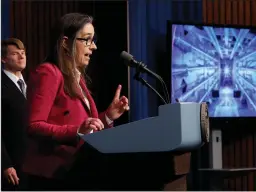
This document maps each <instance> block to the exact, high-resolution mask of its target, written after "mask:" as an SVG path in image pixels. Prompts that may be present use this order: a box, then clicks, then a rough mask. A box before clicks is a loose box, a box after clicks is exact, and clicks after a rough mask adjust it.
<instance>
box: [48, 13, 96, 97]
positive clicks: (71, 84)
mask: <svg viewBox="0 0 256 192" xmlns="http://www.w3.org/2000/svg"><path fill="white" fill-rule="evenodd" d="M92 22H93V18H92V17H91V16H89V15H84V14H80V13H68V14H66V15H64V16H63V17H62V18H61V19H60V20H59V21H58V22H57V24H55V25H54V29H53V30H52V33H51V34H50V36H51V39H50V49H49V51H50V53H49V55H48V56H47V58H46V62H50V63H52V64H54V65H56V66H57V67H58V68H59V69H60V71H61V72H62V74H63V77H64V90H65V91H66V93H67V94H68V95H69V96H70V97H78V95H79V93H78V91H77V90H78V89H77V88H78V87H77V84H78V83H77V79H76V62H75V58H76V46H75V45H76V44H75V43H76V37H77V34H78V32H79V31H80V30H81V29H82V28H83V27H84V25H86V24H88V23H92ZM64 37H67V43H68V44H67V46H64V45H63V38H64ZM67 56H68V57H69V58H71V59H67ZM79 70H80V72H81V73H82V74H83V73H84V69H79Z"/></svg>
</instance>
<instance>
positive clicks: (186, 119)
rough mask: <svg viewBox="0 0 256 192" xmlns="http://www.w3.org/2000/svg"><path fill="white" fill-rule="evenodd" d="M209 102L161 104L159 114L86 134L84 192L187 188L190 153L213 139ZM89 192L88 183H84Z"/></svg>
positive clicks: (82, 161)
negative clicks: (211, 136)
mask: <svg viewBox="0 0 256 192" xmlns="http://www.w3.org/2000/svg"><path fill="white" fill-rule="evenodd" d="M208 133H209V118H208V108H207V105H206V104H205V103H201V104H198V103H176V104H167V105H162V106H159V113H158V116H155V117H151V118H146V119H142V120H139V121H134V122H131V123H127V124H124V125H120V126H116V127H113V128H111V129H106V130H103V131H101V132H96V133H93V134H89V135H85V136H83V137H82V139H83V140H84V141H85V144H84V146H83V147H82V149H81V150H82V151H81V153H80V155H81V157H80V158H79V162H77V164H76V165H77V169H79V171H80V173H81V175H80V176H79V178H82V180H81V181H84V185H87V186H86V187H85V188H84V190H86V189H87V188H88V185H90V187H89V188H90V189H94V190H183V191H184V190H186V189H187V179H186V177H187V174H188V173H189V171H190V151H191V150H194V149H197V148H200V147H201V146H202V144H203V143H204V142H207V141H208V138H209V135H208ZM81 190H83V184H81Z"/></svg>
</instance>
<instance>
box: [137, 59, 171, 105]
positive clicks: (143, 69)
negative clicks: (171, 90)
mask: <svg viewBox="0 0 256 192" xmlns="http://www.w3.org/2000/svg"><path fill="white" fill-rule="evenodd" d="M136 71H137V73H138V71H139V73H143V72H147V73H148V75H150V76H152V77H154V78H156V79H157V80H159V81H160V82H161V85H162V88H163V92H164V96H165V103H170V96H169V94H168V90H167V87H166V84H165V82H164V80H163V79H162V77H160V76H159V75H157V74H156V73H154V72H153V71H150V70H148V69H147V65H146V64H144V63H142V62H138V63H137V67H136ZM135 79H136V78H135ZM155 91H156V90H155ZM157 94H159V93H157Z"/></svg>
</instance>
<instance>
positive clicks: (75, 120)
mask: <svg viewBox="0 0 256 192" xmlns="http://www.w3.org/2000/svg"><path fill="white" fill-rule="evenodd" d="M80 86H81V88H82V89H83V90H84V92H85V93H86V95H87V98H88V100H89V103H90V108H91V110H89V109H88V108H87V107H86V104H85V102H84V98H83V96H82V95H81V96H80V98H76V99H73V98H71V97H69V96H68V95H67V94H66V93H65V92H64V78H63V75H62V73H61V71H60V70H59V69H58V68H57V67H56V66H55V65H53V64H50V63H44V64H41V65H40V66H39V67H37V69H36V70H35V71H33V72H32V73H31V76H30V81H29V83H28V90H27V97H28V103H29V127H28V133H29V135H30V136H31V137H30V141H29V145H28V150H27V153H26V157H25V163H24V166H23V169H24V171H25V172H27V173H29V174H32V175H38V176H43V177H47V178H58V177H61V176H64V175H65V174H64V173H66V172H67V171H68V168H70V166H71V165H72V162H73V160H74V158H75V156H74V154H75V153H76V151H77V150H78V149H79V147H81V145H82V144H83V141H82V140H79V139H78V136H77V129H78V127H79V126H80V125H81V123H82V122H84V121H85V120H86V119H87V118H88V117H94V118H97V117H98V118H100V119H101V120H102V122H103V123H104V124H105V127H111V126H108V125H107V122H106V119H105V112H103V113H101V114H100V115H99V116H98V112H97V108H96V105H95V103H94V101H93V99H92V97H91V95H90V93H89V91H88V89H87V88H86V85H85V82H84V80H83V78H81V81H80Z"/></svg>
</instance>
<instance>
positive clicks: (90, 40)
mask: <svg viewBox="0 0 256 192" xmlns="http://www.w3.org/2000/svg"><path fill="white" fill-rule="evenodd" d="M76 39H77V40H79V41H82V42H83V44H84V45H85V46H91V44H92V43H94V44H96V42H97V39H96V36H95V35H94V37H93V38H90V37H89V38H76Z"/></svg>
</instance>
